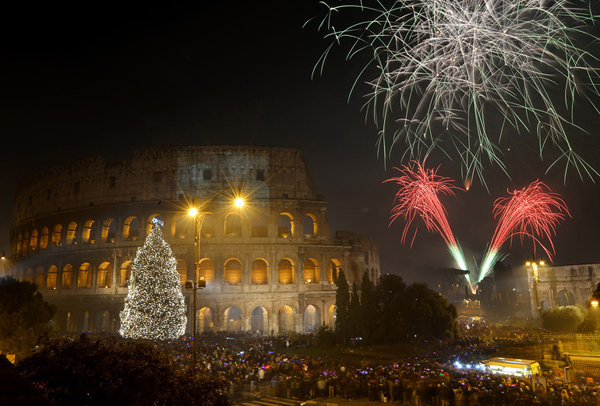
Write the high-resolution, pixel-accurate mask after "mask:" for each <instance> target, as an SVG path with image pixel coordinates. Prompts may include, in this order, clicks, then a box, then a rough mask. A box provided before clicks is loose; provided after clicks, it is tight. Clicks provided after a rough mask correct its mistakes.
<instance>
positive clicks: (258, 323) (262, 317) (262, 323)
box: [250, 306, 269, 335]
mask: <svg viewBox="0 0 600 406" xmlns="http://www.w3.org/2000/svg"><path fill="white" fill-rule="evenodd" d="M250 330H251V331H252V333H256V332H258V333H259V334H260V335H266V334H268V332H269V314H268V312H267V309H265V308H264V307H262V306H258V307H255V308H254V309H252V315H251V319H250Z"/></svg>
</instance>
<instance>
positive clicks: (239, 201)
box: [185, 189, 244, 377]
mask: <svg viewBox="0 0 600 406" xmlns="http://www.w3.org/2000/svg"><path fill="white" fill-rule="evenodd" d="M230 190H231V189H225V190H223V191H221V192H220V193H218V194H216V195H215V196H213V197H212V198H211V199H209V200H208V201H207V202H206V203H205V205H206V206H209V205H210V204H211V203H212V202H213V201H214V200H215V199H216V198H217V197H219V196H221V195H223V194H224V193H225V192H227V191H230ZM233 204H234V206H235V207H237V208H241V207H242V206H244V199H243V198H242V197H240V196H237V197H235V199H234V200H233ZM188 214H189V215H190V216H191V217H193V218H194V280H193V281H186V282H185V288H186V289H188V290H192V291H193V295H194V298H193V310H194V311H193V313H192V314H193V317H192V371H193V374H194V377H196V291H197V290H198V289H203V288H205V287H206V280H205V279H204V277H199V274H200V273H199V271H200V269H199V268H200V263H199V262H198V257H199V255H200V232H201V229H202V220H204V215H205V213H201V212H200V211H199V210H198V208H197V201H196V198H194V200H193V201H192V207H191V208H190V209H189V211H188ZM197 277H199V279H198V280H197V281H196V278H197Z"/></svg>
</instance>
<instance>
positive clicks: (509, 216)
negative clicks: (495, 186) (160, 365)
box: [478, 181, 570, 282]
mask: <svg viewBox="0 0 600 406" xmlns="http://www.w3.org/2000/svg"><path fill="white" fill-rule="evenodd" d="M508 193H509V194H510V195H511V196H510V197H502V198H499V199H497V200H496V201H495V202H494V218H497V219H498V224H497V225H496V230H495V231H494V235H493V237H492V241H491V242H490V245H489V247H488V250H487V252H486V254H485V256H484V260H483V263H482V265H481V268H480V274H479V278H478V282H480V281H482V280H483V278H485V277H486V276H487V274H488V273H489V272H490V270H491V268H492V267H493V266H494V264H495V263H496V261H498V260H499V259H501V254H500V248H501V247H502V245H503V244H504V243H505V242H506V241H509V240H510V243H511V244H512V239H513V238H515V237H517V236H518V237H519V239H520V241H521V244H522V243H523V240H524V238H526V237H527V238H530V239H532V240H533V243H534V245H533V249H534V253H535V249H536V245H539V246H540V247H541V248H542V249H543V250H544V251H545V252H546V255H548V258H549V259H552V253H553V252H554V244H553V243H552V236H553V235H555V234H556V226H557V225H558V223H559V222H560V221H562V220H564V218H565V215H569V216H570V214H569V209H568V208H567V205H566V204H565V202H564V201H563V200H562V199H561V198H560V196H559V195H558V194H557V193H553V192H552V191H551V190H550V188H549V187H548V186H546V185H545V184H544V183H543V182H540V181H535V182H533V183H531V184H530V185H529V186H527V187H525V188H523V189H520V190H515V191H513V192H510V191H509V192H508ZM542 238H545V239H547V240H548V243H549V246H548V247H546V246H544V245H543V244H542V242H541V239H542Z"/></svg>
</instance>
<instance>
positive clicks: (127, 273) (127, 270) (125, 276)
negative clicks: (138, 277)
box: [119, 261, 133, 288]
mask: <svg viewBox="0 0 600 406" xmlns="http://www.w3.org/2000/svg"><path fill="white" fill-rule="evenodd" d="M132 262H133V261H125V262H123V263H122V264H121V268H120V269H119V287H122V288H124V287H126V286H127V281H128V280H129V278H131V264H132Z"/></svg>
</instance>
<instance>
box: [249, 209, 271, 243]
mask: <svg viewBox="0 0 600 406" xmlns="http://www.w3.org/2000/svg"><path fill="white" fill-rule="evenodd" d="M250 215H251V216H252V217H251V218H250V219H249V221H250V224H251V227H250V237H252V238H264V237H268V236H269V221H268V219H267V213H265V212H264V211H263V210H253V211H250Z"/></svg>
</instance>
